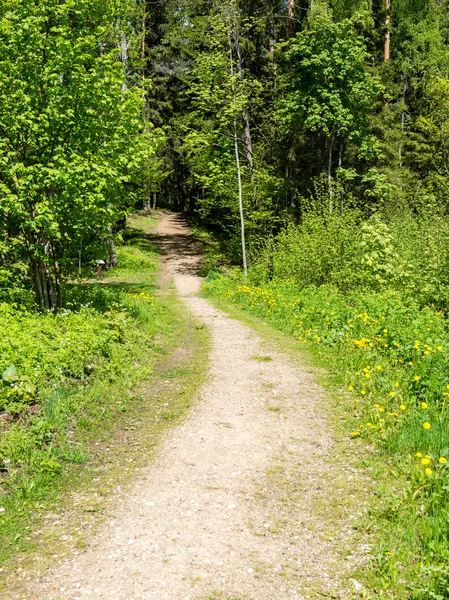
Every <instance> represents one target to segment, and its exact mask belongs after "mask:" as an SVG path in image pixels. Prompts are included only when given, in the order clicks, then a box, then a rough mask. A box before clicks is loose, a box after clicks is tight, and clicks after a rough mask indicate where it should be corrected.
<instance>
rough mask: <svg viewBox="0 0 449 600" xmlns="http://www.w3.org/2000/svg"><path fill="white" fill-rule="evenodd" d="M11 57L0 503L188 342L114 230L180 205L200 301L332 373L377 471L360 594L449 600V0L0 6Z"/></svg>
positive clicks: (104, 1)
mask: <svg viewBox="0 0 449 600" xmlns="http://www.w3.org/2000/svg"><path fill="white" fill-rule="evenodd" d="M0 57H1V59H0V353H1V354H0V373H1V377H0V504H1V505H2V506H10V507H11V511H12V510H13V508H12V507H17V506H18V505H19V504H20V503H23V502H25V504H27V503H28V504H27V506H29V507H31V506H33V502H34V503H35V502H38V501H40V500H39V498H41V496H40V494H41V492H39V493H37V492H36V490H37V489H38V488H39V489H42V490H44V489H46V488H48V489H49V490H52V489H54V485H55V484H54V480H55V478H56V479H57V478H58V477H62V475H61V473H62V472H63V471H64V469H65V468H66V467H65V465H66V464H78V463H82V462H83V461H84V460H85V458H86V457H85V455H83V453H82V451H81V450H79V451H76V449H75V448H74V446H73V440H72V441H71V437H70V436H71V435H72V434H73V429H76V430H78V429H77V428H79V429H80V431H81V430H83V428H84V429H89V427H97V426H98V423H99V422H100V421H101V419H102V418H103V417H104V414H105V413H104V410H106V411H108V414H109V416H110V418H111V419H114V418H115V416H116V415H117V414H119V413H120V411H121V410H122V408H123V406H122V400H121V399H120V398H119V396H117V397H115V396H114V395H112V400H111V404H110V406H109V407H108V408H107V409H105V408H101V406H100V405H101V402H100V400H98V398H99V396H101V394H102V393H106V392H104V390H103V388H102V386H103V384H104V382H105V381H107V382H108V385H111V386H119V387H120V385H121V384H120V381H121V379H123V378H124V377H125V378H126V381H127V383H126V386H125V387H126V389H127V390H130V389H131V388H132V386H133V385H134V384H135V383H136V382H137V381H138V380H139V377H142V376H143V375H142V373H144V372H150V371H151V370H152V368H153V364H154V360H156V359H155V356H156V355H157V354H158V353H160V349H159V347H158V345H157V344H154V343H153V337H154V336H155V335H156V336H162V337H163V336H166V338H167V344H173V343H174V338H175V337H176V334H174V333H173V331H174V330H175V329H176V327H180V325H179V319H180V315H179V308H178V309H176V308H174V306H173V302H174V301H173V299H171V300H170V301H167V300H164V299H161V298H159V297H157V294H155V292H154V289H155V286H156V284H155V274H154V273H155V269H156V268H157V267H156V266H155V265H156V262H157V260H156V258H155V252H154V249H151V247H150V244H149V242H148V239H147V238H146V237H145V236H146V229H145V228H146V227H147V221H145V219H146V218H148V217H142V216H141V217H132V219H134V221H132V222H133V223H134V225H136V223H137V226H136V227H137V228H133V227H131V228H130V227H129V220H128V227H127V228H126V227H125V225H126V221H127V218H128V219H129V215H134V214H135V213H139V214H140V215H153V216H154V215H156V214H157V210H158V209H166V210H170V211H176V212H182V213H184V214H185V215H186V217H187V218H188V220H189V223H190V225H191V227H192V229H193V231H194V233H195V235H196V236H197V239H198V240H199V241H200V243H201V244H202V247H203V267H202V271H201V273H202V275H203V276H205V277H206V279H205V284H204V290H203V294H204V295H205V296H207V297H209V298H211V299H213V300H214V301H217V302H220V303H228V304H233V305H236V306H237V307H239V308H240V309H242V310H243V311H246V312H247V313H250V314H252V315H254V316H256V317H258V318H261V319H263V320H264V321H267V322H269V323H270V324H271V325H273V326H274V327H275V328H278V329H280V330H282V331H284V332H285V333H287V334H288V335H290V336H293V337H294V338H295V339H296V340H298V341H299V342H300V343H301V345H302V347H303V348H304V351H305V352H309V353H311V354H313V355H315V356H317V357H318V359H319V360H320V361H321V362H322V363H323V364H325V365H327V367H328V368H330V369H332V371H333V373H334V374H335V376H336V377H337V378H338V382H339V383H338V385H339V389H340V390H343V391H341V394H343V397H344V413H345V415H346V424H345V427H346V430H347V434H348V436H350V438H351V440H352V441H351V443H353V444H361V443H365V444H367V447H368V448H369V449H370V450H369V452H368V453H370V454H372V455H373V457H374V458H372V461H373V464H377V465H378V466H377V467H371V468H373V469H374V470H376V469H378V471H376V477H378V478H379V479H380V480H381V481H383V482H384V487H383V488H382V489H380V488H379V493H378V496H377V497H376V502H377V504H376V503H375V506H373V508H372V513H371V515H370V519H371V521H372V523H373V524H372V525H370V528H371V527H372V529H373V531H374V532H375V533H374V535H375V539H376V541H375V542H373V544H374V547H375V548H376V550H375V551H373V557H372V561H371V563H370V566H369V568H367V571H369V572H370V575H367V581H368V583H367V586H368V587H369V589H370V590H371V591H370V592H369V593H370V594H371V595H369V596H363V597H366V598H373V599H374V598H410V599H414V600H426V599H430V598H432V599H434V600H438V599H441V600H444V599H445V598H448V597H449V568H448V565H449V543H448V539H449V500H448V497H447V490H448V489H449V467H448V466H446V464H449V463H447V461H448V460H449V433H448V432H449V412H448V409H449V400H448V398H449V326H448V306H449V304H448V303H449V221H448V213H449V2H448V0H220V2H218V1H216V0H208V1H207V2H206V1H204V0H151V1H150V0H124V1H120V2H117V1H116V0H101V1H100V0H66V1H65V2H60V1H59V0H33V1H31V0H3V2H2V3H1V6H0ZM150 218H151V217H150ZM136 219H137V220H136ZM139 219H140V220H139ZM142 219H143V220H142ZM145 252H146V253H147V254H145ZM148 253H149V254H148ZM117 254H118V255H119V259H117ZM98 260H100V261H104V262H105V263H106V267H107V268H108V269H109V268H110V269H111V271H110V273H112V278H114V277H117V278H120V277H122V278H123V277H124V278H125V280H126V281H127V283H126V285H125V284H123V285H122V283H120V284H119V283H118V280H117V283H115V284H113V285H112V286H103V287H102V286H96V285H90V284H89V285H87V284H86V281H87V280H91V279H92V278H93V277H95V272H96V268H97V264H96V261H98ZM117 265H118V266H117ZM120 281H121V280H120ZM155 296H156V297H155ZM167 302H168V303H167ZM177 311H178V312H177ZM177 323H178V324H177ZM164 339H165V338H164ZM139 340H141V341H140V342H139ZM142 340H143V341H142ZM144 349H147V350H148V351H149V353H150V354H151V357H150V358H149V359H148V358H144V357H143V351H144ZM136 361H137V362H139V364H143V365H144V366H143V367H142V366H141V367H140V368H139V369H137V368H135V369H134V368H133V365H134V364H135V363H136ZM142 361H143V362H142ZM125 373H126V375H125ZM114 389H115V388H114ZM102 390H103V391H102ZM99 403H100V405H99ZM102 411H103V412H102ZM86 415H87V416H86ZM82 422H84V425H83V424H82ZM93 423H96V425H95V426H94V425H93ZM75 424H76V425H75ZM76 439H78V438H76ZM36 481H37V482H38V483H37V484H35V482H36ZM30 486H31V487H30ZM34 486H36V487H34ZM39 486H40V487H39ZM52 486H53V487H52ZM42 493H43V492H42ZM36 494H37V495H36ZM24 498H25V501H24ZM21 506H22V505H21ZM22 509H23V506H22ZM22 509H21V510H22ZM14 510H16V508H14ZM27 510H28V509H27ZM15 514H16V516H17V513H15ZM1 517H2V515H0V518H1ZM8 519H9V517H8V516H7V515H6V516H4V522H3V524H1V523H0V533H2V535H6V536H11V535H12V533H11V531H12V525H11V522H10V521H9V520H8ZM376 536H377V537H376ZM8 539H9V538H8ZM13 549H14V546H13ZM8 553H10V550H8ZM0 554H1V553H0ZM360 597H362V596H360Z"/></svg>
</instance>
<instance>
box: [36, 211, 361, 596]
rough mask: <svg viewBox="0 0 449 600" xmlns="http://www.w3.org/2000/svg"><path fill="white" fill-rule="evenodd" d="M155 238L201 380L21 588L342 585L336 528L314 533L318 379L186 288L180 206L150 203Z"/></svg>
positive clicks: (191, 250) (319, 478)
mask: <svg viewBox="0 0 449 600" xmlns="http://www.w3.org/2000/svg"><path fill="white" fill-rule="evenodd" d="M155 241H156V244H157V246H158V247H159V249H160V251H161V253H162V256H163V262H164V274H165V275H164V276H165V278H166V279H167V278H168V277H172V278H173V280H174V283H175V285H176V288H177V292H178V295H179V296H180V298H181V299H182V302H184V303H185V305H186V306H187V307H188V309H189V310H190V311H192V313H194V315H195V316H196V317H197V318H198V319H199V320H201V321H202V322H204V323H205V324H206V326H207V327H208V328H209V329H210V331H211V335H212V340H213V346H212V352H211V356H210V363H211V367H210V378H209V381H208V383H207V384H206V385H205V386H204V387H203V389H202V390H201V393H200V398H199V399H198V402H197V404H196V406H195V408H194V409H193V410H192V413H191V416H190V417H189V418H188V420H187V421H186V422H185V423H184V424H182V425H180V426H179V427H176V428H174V429H172V430H171V431H169V432H168V433H167V434H166V436H165V438H164V441H163V443H162V447H161V449H160V451H159V452H158V454H157V458H156V459H155V460H154V461H152V462H151V463H150V464H149V465H148V467H147V471H146V473H145V476H146V479H145V480H144V481H140V482H138V483H137V484H136V486H135V488H134V489H133V491H132V493H131V494H130V495H129V496H127V497H126V498H125V499H124V500H123V502H122V503H121V507H120V509H119V511H118V514H117V515H116V516H115V518H114V519H113V520H110V521H109V522H107V523H106V525H105V526H104V527H103V529H102V531H101V532H100V533H99V534H98V536H97V537H96V538H95V539H93V540H92V543H91V545H90V547H89V548H87V550H86V551H85V552H84V553H83V554H80V555H78V556H76V557H74V558H70V559H67V561H66V562H64V563H62V564H60V565H58V566H55V567H54V568H52V569H51V571H50V572H49V573H48V574H47V576H46V577H45V578H44V579H43V580H42V581H41V582H40V583H39V584H34V586H33V589H32V590H31V589H30V596H29V598H27V600H30V598H38V599H39V600H56V599H61V600H75V599H80V600H83V599H85V598H90V599H94V600H100V599H101V600H150V599H157V600H163V599H169V600H209V599H212V598H214V599H217V600H218V599H220V600H228V599H232V600H237V599H238V600H243V599H252V600H299V599H304V598H317V597H320V596H318V595H317V593H318V594H319V593H322V594H323V593H324V594H325V595H327V594H328V593H330V597H333V598H342V599H346V598H350V597H353V596H352V594H350V593H349V592H348V591H347V590H346V591H345V588H344V586H342V584H341V581H340V580H341V579H342V573H343V572H344V567H342V559H341V557H340V555H339V553H338V552H336V550H335V546H341V545H342V544H344V543H345V542H344V540H343V537H342V538H341V539H338V538H337V539H335V537H333V536H331V535H329V536H327V537H328V539H327V540H326V531H324V528H323V526H322V523H323V521H324V520H325V519H324V517H326V519H328V517H329V515H327V514H326V515H324V514H322V513H321V514H320V506H322V504H320V503H321V502H322V500H323V498H325V497H326V495H327V491H328V490H329V489H330V487H329V486H332V481H333V476H334V474H333V473H332V465H331V462H330V461H329V456H330V454H331V452H332V447H333V440H332V437H331V435H330V434H329V433H328V431H327V428H326V424H325V421H324V419H323V417H322V414H323V412H322V410H321V408H320V407H322V406H323V402H324V400H325V392H324V391H323V389H322V388H320V386H318V385H317V384H316V383H315V382H314V380H313V375H311V374H310V373H309V372H306V370H305V369H304V368H303V367H301V366H298V365H296V364H294V362H292V360H291V359H290V358H289V357H288V356H287V355H285V354H283V353H282V352H280V351H279V350H273V348H272V346H271V345H269V346H267V345H266V342H264V340H263V339H262V338H261V337H260V336H259V335H258V334H256V333H255V332H254V331H253V330H252V329H251V328H250V327H248V326H247V325H244V324H242V323H241V322H239V321H237V320H234V319H232V318H229V317H227V316H226V315H225V314H223V313H222V312H220V311H219V310H217V309H215V308H214V307H213V306H212V305H211V304H210V303H209V302H208V301H207V300H205V299H203V298H200V297H199V296H198V292H199V290H200V286H201V279H200V278H199V277H198V276H197V275H196V274H195V273H196V271H197V269H198V265H199V263H200V258H199V256H198V251H197V248H196V245H195V242H194V241H193V240H192V238H191V237H190V236H189V233H188V231H187V230H186V227H185V224H184V223H183V221H182V217H181V216H180V215H176V214H164V215H163V216H162V220H161V222H160V224H159V226H158V228H157V236H156V237H155ZM266 355H269V357H271V359H272V360H261V359H262V358H263V357H266ZM337 514H338V513H337ZM338 527H340V525H338V524H337V528H338ZM342 527H347V524H344V523H343V524H342ZM342 535H343V534H342ZM343 562H344V561H343ZM321 597H322V596H321Z"/></svg>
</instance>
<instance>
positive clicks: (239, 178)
mask: <svg viewBox="0 0 449 600" xmlns="http://www.w3.org/2000/svg"><path fill="white" fill-rule="evenodd" d="M229 57H230V62H231V82H232V84H231V85H232V96H233V100H234V101H235V83H234V61H233V58H232V44H231V38H229ZM234 149H235V163H236V167H237V181H238V187H239V212H240V232H241V238H242V258H243V272H244V274H245V277H246V276H247V275H248V267H247V263H246V242H245V219H244V214H243V189H242V172H241V169H240V153H239V144H238V137H237V117H234Z"/></svg>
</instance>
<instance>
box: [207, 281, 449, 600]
mask: <svg viewBox="0 0 449 600" xmlns="http://www.w3.org/2000/svg"><path fill="white" fill-rule="evenodd" d="M204 293H205V294H206V295H208V296H210V297H212V298H215V299H219V301H220V302H221V303H227V304H228V306H229V305H232V306H237V307H239V308H240V309H242V310H244V311H245V312H247V313H249V314H250V315H254V316H255V317H259V318H262V319H263V320H264V321H266V322H267V323H269V324H271V325H272V326H274V327H275V328H277V329H279V330H281V331H283V332H285V333H287V334H288V335H290V336H292V338H293V339H294V340H296V343H297V344H299V345H300V348H302V349H303V350H306V351H307V352H308V354H309V355H313V356H314V360H315V361H316V360H318V361H319V363H320V364H321V365H325V366H327V368H328V369H329V370H330V372H331V381H332V384H333V386H334V389H336V390H338V391H339V398H340V399H339V401H338V409H337V413H338V416H339V427H341V428H342V429H343V430H344V431H345V432H346V435H347V437H348V438H349V437H351V438H352V442H349V444H352V446H353V448H354V453H355V454H357V455H358V454H360V453H361V456H362V461H363V463H364V467H365V469H366V470H367V472H368V473H370V475H371V477H372V478H373V479H374V480H375V481H376V486H375V488H374V493H373V495H372V503H371V509H370V514H369V516H368V517H367V521H369V523H367V522H365V524H364V525H362V527H363V526H365V527H367V528H368V529H369V531H370V536H371V535H373V536H374V538H375V540H376V541H375V543H374V547H373V550H372V552H371V562H370V567H369V568H364V569H363V570H362V572H361V573H357V574H356V575H357V578H358V579H359V578H363V579H364V581H365V583H366V586H367V589H369V593H368V592H367V593H368V595H367V596H366V597H367V598H398V597H400V598H413V599H419V600H424V599H425V598H446V597H449V570H448V567H447V565H448V564H449V542H448V539H449V525H448V523H449V501H448V496H447V490H448V489H449V469H448V468H447V463H446V462H445V459H446V456H448V454H449V450H448V448H449V411H448V408H447V398H448V396H447V395H446V394H447V393H448V392H449V390H448V389H446V388H447V385H449V381H448V378H449V371H448V369H447V366H448V361H449V333H448V330H447V322H446V320H445V319H444V317H443V315H442V314H440V313H438V312H435V311H432V310H430V309H428V308H424V309H420V308H419V307H418V306H415V305H414V304H413V303H412V302H410V301H409V302H406V303H405V302H403V301H402V300H401V298H400V297H399V295H398V294H396V293H384V294H363V293H359V294H353V295H351V296H348V295H346V296H345V295H343V294H342V293H340V292H338V291H337V290H335V289H334V288H332V287H324V286H323V287H321V288H317V287H310V288H303V289H300V288H299V287H298V286H296V285H295V284H294V283H293V282H291V281H290V282H286V281H276V282H274V283H272V284H267V285H266V286H253V285H251V284H250V283H247V282H244V281H243V280H241V279H239V278H228V277H225V276H217V275H216V274H214V275H212V276H211V277H210V279H209V281H208V282H207V283H206V286H205V290H204ZM342 390H343V393H342ZM425 423H429V424H430V428H429V429H426V428H425V427H423V425H424V424H425ZM426 427H427V425H426ZM367 444H368V445H367ZM368 449H370V450H368ZM420 455H421V456H420ZM448 459H449V456H448ZM423 461H424V464H423ZM426 469H431V472H430V471H427V472H426Z"/></svg>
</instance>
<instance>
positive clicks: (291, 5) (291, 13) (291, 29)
mask: <svg viewBox="0 0 449 600" xmlns="http://www.w3.org/2000/svg"><path fill="white" fill-rule="evenodd" d="M288 35H289V37H291V38H292V37H295V0H288Z"/></svg>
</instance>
